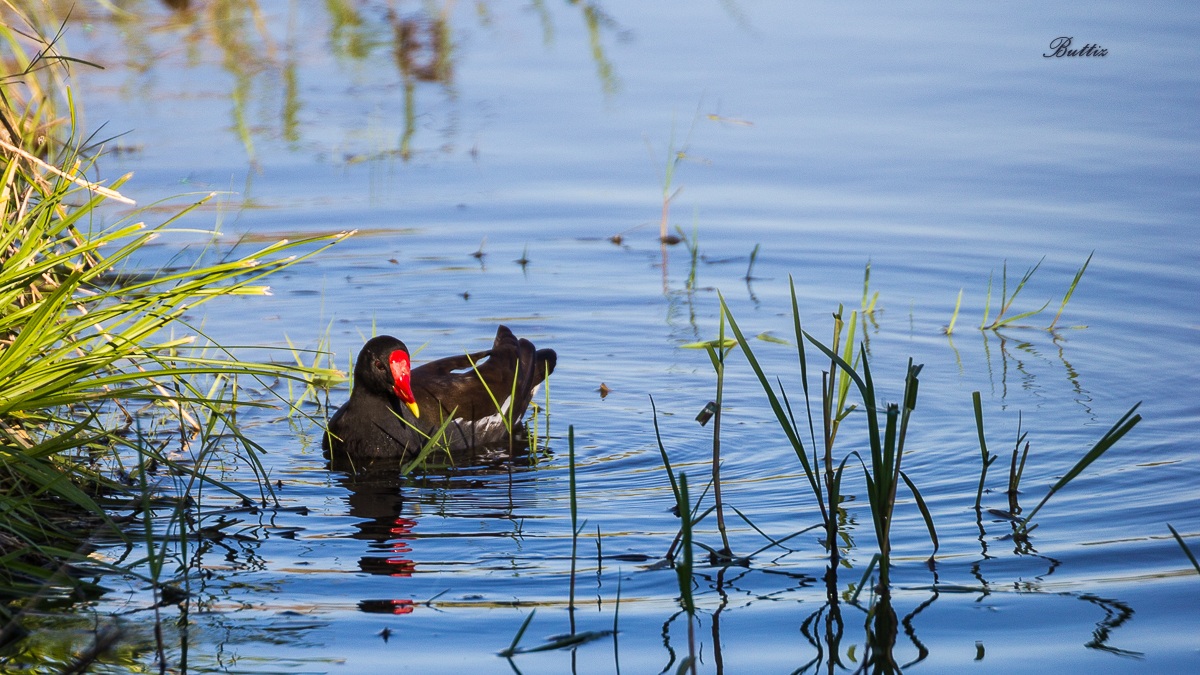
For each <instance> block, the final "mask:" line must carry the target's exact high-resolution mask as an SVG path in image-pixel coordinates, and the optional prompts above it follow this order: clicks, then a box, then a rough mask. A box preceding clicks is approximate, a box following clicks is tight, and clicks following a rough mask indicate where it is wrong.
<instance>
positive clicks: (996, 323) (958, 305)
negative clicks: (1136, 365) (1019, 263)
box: [943, 251, 1095, 335]
mask: <svg viewBox="0 0 1200 675" xmlns="http://www.w3.org/2000/svg"><path fill="white" fill-rule="evenodd" d="M1094 255H1095V252H1094V251H1093V252H1092V253H1089V254H1088V257H1087V259H1086V260H1084V262H1083V265H1082V266H1081V267H1080V268H1079V270H1078V271H1076V272H1075V277H1074V278H1073V279H1072V280H1071V284H1070V285H1069V286H1068V287H1067V291H1066V293H1064V294H1063V298H1062V301H1061V302H1060V303H1059V307H1058V312H1057V313H1055V315H1054V318H1053V319H1052V320H1051V321H1050V323H1049V324H1048V325H1047V326H1045V330H1047V331H1050V332H1052V333H1053V332H1055V331H1057V330H1058V329H1059V325H1058V322H1059V321H1060V320H1061V319H1062V315H1063V312H1065V311H1066V309H1067V303H1069V302H1070V301H1071V297H1072V296H1074V295H1075V290H1076V289H1077V288H1078V287H1079V282H1080V281H1082V280H1083V274H1084V272H1086V271H1087V268H1088V265H1090V264H1091V262H1092V256H1094ZM1044 261H1045V258H1044V257H1043V258H1042V259H1041V260H1039V261H1038V262H1037V264H1035V265H1034V266H1032V267H1030V268H1029V269H1027V270H1025V274H1024V275H1022V276H1021V280H1020V281H1018V282H1017V285H1016V287H1014V288H1013V291H1012V294H1011V295H1010V294H1009V292H1008V261H1005V262H1004V266H1003V267H1002V270H1001V275H1000V310H999V312H998V313H997V314H996V316H995V317H992V316H991V309H992V286H993V282H994V277H988V285H987V295H986V298H985V300H984V305H983V319H982V320H981V321H980V322H979V330H981V331H982V330H990V331H997V330H1000V329H1002V328H1018V327H1019V328H1029V327H1030V326H1022V325H1019V324H1017V323H1016V322H1018V321H1021V320H1023V319H1028V318H1031V317H1034V316H1037V315H1038V314H1041V313H1042V312H1043V311H1044V310H1045V309H1046V308H1047V307H1049V306H1050V302H1051V301H1049V300H1047V301H1046V302H1045V303H1044V304H1042V306H1041V307H1039V308H1037V309H1032V310H1027V311H1024V312H1019V313H1016V314H1009V310H1011V309H1012V307H1013V303H1014V302H1016V300H1017V296H1019V295H1020V294H1021V291H1022V290H1023V289H1024V288H1025V285H1026V284H1028V283H1029V281H1030V279H1032V278H1033V275H1034V273H1035V272H1037V270H1038V269H1039V268H1040V267H1041V266H1042V263H1043V262H1044ZM962 297H963V291H962V289H959V291H958V299H957V300H955V302H954V312H953V313H952V314H951V315H950V323H949V324H948V325H947V326H946V328H945V329H944V330H943V332H944V333H945V334H946V335H952V334H953V333H954V327H955V325H956V324H957V323H958V315H959V311H960V310H961V309H962ZM1071 328H1086V326H1071Z"/></svg>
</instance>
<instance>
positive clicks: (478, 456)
mask: <svg viewBox="0 0 1200 675" xmlns="http://www.w3.org/2000/svg"><path fill="white" fill-rule="evenodd" d="M452 459H453V462H452V463H453V465H454V466H457V467H468V468H446V467H438V468H437V469H436V470H437V471H438V472H439V473H436V474H435V473H427V474H425V475H422V476H414V477H409V478H405V477H402V476H399V475H398V472H397V470H396V468H395V467H392V468H391V469H390V470H388V469H387V468H384V467H380V466H379V465H378V464H376V465H374V466H372V468H371V470H369V471H360V472H358V473H350V472H342V471H337V469H336V468H334V469H333V470H334V474H335V475H336V476H337V481H338V483H339V485H341V487H343V488H345V489H346V495H345V497H344V499H345V500H346V506H347V509H348V512H349V515H350V516H351V517H352V518H354V519H355V520H356V521H357V522H356V523H355V526H354V527H355V531H354V533H353V534H352V535H351V536H352V537H353V538H354V539H359V540H363V541H366V542H368V546H367V548H366V554H365V555H363V556H362V557H360V558H359V561H358V567H359V569H360V570H361V571H363V572H367V573H369V574H373V575H380V576H388V577H393V578H397V579H403V578H410V577H412V576H413V575H414V574H415V573H417V571H418V568H417V560H419V557H418V556H416V555H415V554H414V553H415V549H419V547H420V546H419V544H418V543H417V542H418V541H419V540H420V539H421V538H422V535H421V534H420V532H419V531H418V529H417V528H418V526H419V525H420V521H421V515H420V514H421V513H422V512H425V513H435V514H436V515H437V516H439V517H450V518H456V519H471V520H475V519H478V518H488V519H500V520H515V517H514V515H513V513H514V510H515V509H516V508H517V505H518V503H521V502H526V501H527V500H528V498H531V497H532V496H533V495H534V494H536V493H534V492H533V491H532V490H530V491H529V493H528V494H527V495H526V499H515V498H514V491H520V490H521V486H527V487H531V486H532V480H531V478H532V474H528V477H526V478H520V479H517V477H520V476H521V475H522V474H523V473H524V472H522V471H521V468H523V467H526V466H528V465H529V461H528V460H529V457H528V448H522V449H521V450H519V451H518V452H516V453H513V454H509V453H508V452H504V453H497V452H486V451H464V452H462V453H455V454H454V457H453V458H452ZM497 502H500V504H497ZM406 507H407V508H406ZM472 529H473V530H474V528H472ZM428 603H429V601H428V600H423V601H417V600H413V599H412V598H376V599H365V600H362V601H360V602H359V603H358V608H359V610H361V611H363V612H370V613H382V614H411V613H412V612H413V611H414V610H415V609H416V608H417V607H418V606H419V605H423V604H428Z"/></svg>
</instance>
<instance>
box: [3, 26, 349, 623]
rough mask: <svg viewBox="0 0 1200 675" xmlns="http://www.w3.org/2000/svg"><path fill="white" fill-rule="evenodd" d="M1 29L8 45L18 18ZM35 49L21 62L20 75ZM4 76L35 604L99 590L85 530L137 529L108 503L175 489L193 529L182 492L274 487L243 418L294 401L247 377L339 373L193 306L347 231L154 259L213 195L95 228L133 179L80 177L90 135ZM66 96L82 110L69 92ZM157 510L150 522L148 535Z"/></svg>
mask: <svg viewBox="0 0 1200 675" xmlns="http://www.w3.org/2000/svg"><path fill="white" fill-rule="evenodd" d="M4 37H5V38H6V39H8V40H9V41H10V46H11V40H12V33H11V31H10V30H9V29H7V28H6V29H5V31H4ZM44 62H45V61H43V63H44ZM36 63H37V61H36V60H29V61H27V62H26V65H25V66H24V67H25V69H26V74H28V73H30V72H33V69H34V68H35V67H36V66H35V64H36ZM10 84H11V81H9V80H3V81H0V88H3V93H4V96H3V101H4V103H5V104H7V105H0V115H2V116H3V117H4V119H5V121H6V124H7V128H9V129H14V130H15V129H21V130H24V131H26V132H27V133H26V134H25V136H23V137H21V138H12V139H10V140H11V141H12V142H11V143H6V144H4V147H3V149H2V150H0V157H2V158H3V160H4V164H3V170H2V171H0V258H2V259H3V262H4V264H3V265H2V266H0V602H2V601H10V600H14V599H19V598H27V599H29V601H28V602H27V603H26V604H25V608H26V609H29V608H32V607H35V606H36V605H37V603H38V602H39V601H40V599H44V598H47V597H51V596H64V595H66V596H70V597H77V598H81V597H86V596H88V595H92V594H95V593H97V592H99V590H100V589H99V587H98V586H97V585H96V584H95V583H94V582H91V581H87V580H84V579H79V578H77V577H75V576H73V575H71V574H69V573H68V572H69V569H70V564H71V563H73V562H75V561H79V560H81V559H82V558H83V557H84V556H85V555H86V554H87V548H86V546H83V545H82V544H81V543H80V542H81V541H83V540H84V538H85V537H86V536H88V535H92V534H94V533H95V532H96V531H106V532H109V533H112V534H115V535H117V536H126V537H127V536H128V535H127V533H126V528H127V526H126V525H122V524H118V523H116V522H115V521H114V520H113V518H112V517H110V515H109V513H110V509H112V508H117V507H130V506H132V505H140V508H141V512H142V513H143V514H146V517H147V518H149V513H150V512H151V510H152V509H158V508H160V506H161V504H165V505H166V507H167V508H168V509H169V510H171V512H172V515H171V516H170V518H168V525H167V527H168V528H175V529H176V530H177V531H178V535H177V538H178V539H180V540H183V541H185V540H186V537H187V536H188V535H187V532H186V528H185V525H184V520H185V518H184V517H183V510H182V509H183V507H182V506H181V505H182V504H183V503H185V502H186V501H187V500H188V499H192V500H193V501H195V502H197V503H198V502H200V500H201V499H206V498H207V497H206V495H208V494H211V493H212V492H213V491H216V492H220V493H225V494H228V495H231V496H233V497H234V498H235V499H240V500H242V501H246V502H252V501H253V502H259V503H263V502H269V501H270V500H271V499H272V494H271V488H270V484H269V482H268V481H267V480H266V476H265V472H264V471H263V468H262V465H261V464H260V463H259V461H258V456H259V453H260V452H261V448H260V447H259V446H258V445H257V443H255V442H254V440H253V439H252V438H250V437H249V436H247V435H245V434H244V433H242V431H241V430H240V427H239V425H238V422H237V415H238V411H239V410H241V409H244V408H246V407H284V408H286V407H288V406H289V402H288V401H287V400H286V399H284V398H282V397H279V398H277V399H273V400H271V399H268V400H264V399H262V398H261V397H255V398H251V397H249V396H247V394H246V393H245V391H244V390H243V386H242V385H243V384H249V383H251V382H253V383H254V384H255V386H256V388H258V389H262V390H264V391H268V392H272V391H273V389H272V388H271V387H269V386H265V385H266V384H267V383H273V382H275V381H278V380H287V381H292V382H295V383H297V384H299V385H302V386H305V387H308V386H309V385H311V384H312V383H313V382H314V381H317V380H319V379H321V378H328V377H330V376H331V374H332V371H331V370H329V369H326V368H321V367H305V366H303V365H299V364H298V365H292V364H287V363H284V364H275V363H270V362H266V361H259V360H245V359H240V358H238V356H237V355H236V354H234V353H232V352H231V351H230V350H226V349H223V348H221V347H220V346H218V345H217V344H216V343H215V342H214V341H213V340H212V339H211V338H210V336H208V335H206V334H205V333H204V332H203V331H202V330H200V329H199V328H198V327H196V326H195V325H192V324H191V322H190V321H189V320H188V319H187V316H190V315H193V314H196V313H197V312H198V310H200V308H201V306H202V305H204V304H205V303H207V302H210V301H212V300H215V299H218V298H227V297H231V296H261V295H266V294H268V293H269V288H268V287H267V286H266V285H264V283H263V282H264V281H265V280H266V278H267V277H269V276H270V275H272V274H275V273H277V272H279V271H281V270H284V269H287V268H288V267H290V266H292V265H295V264H296V263H298V262H300V261H303V260H305V259H307V258H309V257H311V256H313V255H316V254H317V253H319V252H320V251H322V250H324V249H325V248H327V247H328V246H331V245H333V244H335V243H336V242H338V241H341V240H342V239H344V238H345V237H346V236H348V234H349V233H339V234H334V235H321V236H314V237H308V238H303V239H300V240H297V241H291V242H289V241H280V242H276V243H271V244H268V245H265V246H261V247H259V248H257V249H249V248H246V247H234V248H226V249H224V250H219V251H206V252H204V253H202V254H201V255H200V256H198V257H197V259H196V261H195V262H193V263H191V264H184V265H183V266H174V267H170V268H161V269H153V268H146V267H144V266H143V265H142V263H141V262H140V254H141V252H142V251H143V250H144V248H145V247H146V245H147V244H148V243H149V242H150V241H152V240H153V239H155V238H156V237H159V236H161V235H164V234H168V233H170V232H172V231H174V230H177V229H180V227H179V226H180V224H181V223H182V222H183V220H184V219H187V218H194V212H195V211H196V209H198V208H199V207H201V206H203V205H204V204H206V203H207V202H209V201H210V200H211V199H213V198H214V196H215V195H213V194H208V195H204V196H201V197H199V198H198V199H195V200H194V201H193V202H192V203H191V204H189V205H186V206H183V207H182V208H179V209H178V211H177V213H175V214H174V215H173V216H172V217H170V218H169V219H167V220H166V221H165V222H162V223H160V224H158V225H147V224H146V223H144V222H141V221H140V220H138V219H139V218H140V217H142V216H144V215H146V213H148V211H145V212H144V211H133V212H129V213H128V214H126V215H124V217H122V218H120V219H118V220H116V222H114V223H113V224H112V225H109V226H105V227H102V228H101V227H97V226H95V225H94V223H97V222H106V221H111V220H112V211H111V210H109V207H108V205H109V203H111V202H113V201H118V202H121V203H124V204H128V203H131V200H129V199H128V198H126V197H124V196H122V195H121V194H120V193H119V192H118V190H119V189H121V188H122V187H123V186H124V185H125V183H126V180H127V178H128V177H122V178H120V179H118V180H116V181H113V183H112V184H111V185H108V186H106V187H101V186H99V185H97V184H96V183H95V182H93V181H90V180H87V179H85V178H84V172H85V171H86V170H89V169H91V168H92V167H91V164H90V162H89V161H88V158H87V157H85V156H82V155H81V154H80V153H79V151H78V150H77V148H79V147H80V146H82V145H84V144H85V143H84V141H83V140H82V139H80V138H77V137H75V136H68V137H66V138H58V137H56V136H53V135H51V136H50V137H49V138H50V140H46V138H47V137H46V136H44V135H43V133H44V132H45V129H46V128H47V127H50V126H53V125H52V124H51V123H50V121H49V120H47V119H45V118H44V117H40V116H42V115H45V114H46V113H45V111H46V110H47V109H48V108H47V106H46V105H45V102H44V101H37V102H36V105H34V106H31V108H30V109H29V110H26V111H23V112H22V111H17V110H15V109H14V108H12V107H11V106H12V105H13V103H14V102H15V101H17V100H19V99H18V97H16V96H15V95H11V93H12V92H11V90H10V89H9V85H10ZM66 106H67V108H66V110H67V114H68V116H69V119H70V120H73V117H74V108H73V107H72V103H71V100H70V97H69V95H68V96H67V97H66ZM18 120H19V122H18ZM31 120H33V121H36V123H30V121H31ZM61 126H63V127H64V128H66V129H73V128H74V127H73V126H71V125H70V124H69V123H68V124H66V125H61ZM159 206H161V205H157V204H156V205H151V208H152V209H157V208H158V207H159ZM172 264H173V265H178V261H173V263H172ZM179 456H181V457H183V458H184V459H176V457H179ZM236 457H240V458H242V459H243V460H244V461H246V463H247V464H248V465H249V466H250V468H251V470H252V471H253V472H254V473H255V475H257V477H258V478H259V487H258V490H257V491H256V492H255V493H253V494H246V493H243V492H241V491H239V490H237V489H235V488H233V487H232V486H230V485H227V484H225V483H223V482H222V481H221V480H220V478H219V477H218V476H219V474H218V472H216V471H209V470H208V469H209V467H212V466H214V465H218V464H219V463H220V462H222V461H225V459H227V458H236ZM218 458H220V459H218ZM158 471H166V472H168V474H169V475H171V476H172V477H173V480H174V481H175V487H176V488H178V492H179V494H178V495H176V501H174V502H172V501H169V500H168V501H166V502H162V501H161V499H160V498H159V497H158V496H157V495H155V496H152V492H154V491H155V489H156V488H153V487H152V485H153V484H154V482H155V481H153V480H151V479H149V478H148V474H151V473H155V472H158ZM160 503H161V504H160ZM151 504H153V505H154V506H153V507H152V506H151ZM172 505H173V506H172ZM151 524H152V523H151V521H150V520H146V521H145V522H143V523H142V527H143V528H145V529H146V531H147V535H146V536H147V537H149V536H150V535H149V529H150V525H151ZM154 524H157V523H154ZM145 543H147V548H146V557H145V558H144V559H142V560H134V561H129V562H127V563H124V571H128V572H131V573H134V574H135V575H136V576H143V577H144V578H145V579H146V580H148V581H149V582H151V583H152V585H153V588H154V589H155V591H156V592H159V591H160V590H162V589H165V588H166V587H167V585H168V583H169V580H168V579H166V578H165V568H164V563H165V560H166V549H165V548H163V547H162V546H159V547H157V548H156V547H155V546H154V545H153V544H152V542H150V540H149V539H147V540H146V542H145ZM139 570H141V571H139ZM163 592H166V591H163ZM9 618H10V619H11V620H10V621H8V622H6V626H5V628H4V634H5V635H6V636H11V635H14V634H16V633H19V625H18V623H19V621H20V615H19V614H17V615H12V616H11V617H9Z"/></svg>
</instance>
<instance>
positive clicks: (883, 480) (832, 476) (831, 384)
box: [720, 282, 938, 595]
mask: <svg viewBox="0 0 1200 675" xmlns="http://www.w3.org/2000/svg"><path fill="white" fill-rule="evenodd" d="M791 297H792V313H793V326H794V330H795V339H796V343H797V345H798V356H799V359H800V371H801V380H802V387H803V389H804V392H805V403H806V409H807V410H808V411H809V428H810V436H812V435H813V426H814V425H813V421H812V413H811V409H812V406H811V405H809V404H808V391H809V390H808V385H807V366H806V355H805V352H804V348H803V344H804V342H806V341H807V342H808V343H810V344H811V345H812V346H814V347H816V348H817V350H818V351H820V352H821V353H822V354H824V355H825V356H826V357H827V358H828V359H829V360H830V370H829V371H826V373H825V376H824V378H823V380H822V393H821V400H822V410H821V421H822V429H823V431H824V448H825V453H824V469H825V471H824V475H823V476H822V474H821V473H820V472H818V471H817V470H816V467H817V466H818V464H819V463H818V460H817V458H816V457H815V456H814V457H813V459H811V460H810V459H809V456H808V453H807V451H806V449H805V447H804V443H803V441H802V440H801V437H800V436H801V435H800V432H799V429H798V428H797V426H796V423H795V416H794V414H793V412H792V409H791V406H790V404H789V403H787V396H786V392H785V391H784V388H783V384H782V382H780V384H779V394H776V391H775V388H774V386H772V384H771V383H770V381H769V380H768V379H767V377H766V374H765V373H764V371H763V369H762V367H761V365H760V364H759V362H758V359H757V358H756V357H755V356H754V352H753V350H752V348H751V347H750V343H749V341H748V340H747V339H746V336H745V334H744V333H743V332H742V330H741V328H740V327H739V326H738V324H737V321H736V320H735V319H734V317H733V315H732V313H731V312H730V311H729V307H728V306H727V305H726V304H725V300H724V298H723V297H722V298H720V301H721V312H722V314H723V315H724V316H725V317H726V318H727V319H728V321H729V326H730V329H731V330H732V331H733V334H734V335H735V337H736V338H737V342H738V344H739V345H740V346H741V347H742V351H743V353H744V354H745V355H746V359H747V361H748V362H749V363H750V365H751V368H752V369H753V370H754V372H755V374H756V375H757V376H758V379H759V383H760V384H761V385H762V387H763V391H764V393H766V395H767V400H768V402H769V404H770V406H771V408H772V410H773V412H774V413H775V418H776V421H777V422H778V424H779V426H780V428H781V429H782V430H783V431H784V434H785V436H786V437H787V438H788V440H789V442H790V443H791V445H792V448H793V450H794V452H795V454H796V456H797V458H799V460H800V463H801V466H802V467H803V468H804V473H805V475H806V477H807V479H808V482H809V485H810V487H811V489H812V491H813V494H814V496H815V497H816V499H817V503H818V504H819V505H820V508H821V517H822V522H823V523H824V524H825V526H826V532H827V537H828V540H827V542H826V545H827V547H828V549H829V553H830V564H831V568H832V566H833V565H834V564H836V561H837V558H838V552H837V544H836V536H837V534H838V530H837V519H836V516H835V514H836V513H837V510H838V509H839V508H840V503H841V498H842V496H841V495H842V493H841V489H842V487H841V486H842V479H843V475H844V471H845V468H846V464H847V463H848V462H849V461H850V459H852V458H855V459H858V461H859V464H860V465H861V466H862V468H863V473H864V477H865V481H866V489H867V496H868V500H869V503H870V507H871V517H872V523H873V525H874V529H875V535H876V542H877V545H878V552H877V553H876V554H875V556H874V557H873V558H872V561H871V563H870V564H869V565H868V567H867V571H868V573H869V572H870V571H871V569H872V568H873V567H874V566H875V565H876V564H878V568H879V572H880V584H879V586H880V588H881V593H883V594H885V595H886V594H887V593H888V592H889V590H888V589H889V568H890V560H891V524H892V517H893V512H894V509H895V503H896V493H897V489H898V486H899V484H900V482H903V483H904V484H905V486H906V487H907V488H908V490H909V492H910V493H911V494H912V495H913V498H914V501H915V502H916V504H917V507H918V509H919V510H920V512H921V515H922V517H923V518H924V520H925V524H926V528H927V530H928V532H929V537H930V540H931V542H932V544H933V552H934V554H936V552H937V549H938V539H937V530H936V528H935V527H934V523H933V518H932V515H931V513H930V511H929V509H928V507H927V505H926V504H925V501H924V498H923V497H922V496H921V493H920V491H919V490H918V489H917V486H916V485H915V484H914V482H913V481H912V480H911V479H910V478H909V476H908V475H907V474H906V473H905V472H904V471H903V469H902V461H903V457H904V442H905V438H906V436H907V431H908V424H909V418H910V416H911V414H912V412H913V411H914V410H915V409H916V402H917V389H918V384H919V379H918V375H919V374H920V372H921V366H920V365H914V364H913V363H912V360H911V359H910V360H909V363H908V368H907V370H906V376H905V384H904V394H903V397H902V400H901V403H899V404H890V405H888V406H887V407H886V409H885V411H884V413H883V417H882V424H881V415H880V410H879V407H878V404H877V403H876V395H875V385H874V380H873V378H872V375H871V370H870V365H869V362H868V358H867V352H866V348H865V346H860V348H859V354H858V362H859V363H861V368H862V372H861V373H859V372H858V368H857V367H856V366H855V365H854V364H852V363H851V362H850V355H851V345H852V343H853V326H854V324H855V322H854V321H853V319H852V321H851V324H850V331H849V334H848V336H847V339H846V346H845V348H844V350H843V353H842V355H838V353H837V347H838V342H839V340H840V332H841V321H840V312H839V314H838V315H834V317H835V320H834V340H833V347H832V348H831V347H829V346H826V345H824V344H823V343H821V342H820V341H819V340H817V339H815V338H813V337H812V336H811V335H810V334H808V333H807V332H806V331H804V329H803V328H802V326H801V323H800V316H799V310H798V302H797V298H796V289H795V284H794V282H792V284H791ZM852 317H853V314H852ZM830 374H836V376H835V377H830ZM850 383H853V384H854V385H855V386H856V387H857V389H858V392H859V394H860V398H861V401H862V404H863V406H864V409H865V413H866V422H867V429H866V431H867V441H868V445H869V448H870V457H869V464H868V462H867V460H866V459H864V458H863V457H862V456H861V454H860V453H859V452H858V451H857V450H856V451H852V452H850V453H849V454H847V455H846V456H844V457H843V458H842V460H841V461H840V462H837V463H836V468H835V460H834V457H833V445H834V441H835V438H836V435H837V431H838V428H839V425H840V424H841V422H842V421H843V420H844V419H845V418H846V416H847V415H848V414H849V412H850V410H852V409H853V407H850V408H847V407H846V401H847V398H846V396H847V391H848V389H849V385H850ZM781 399H782V402H781ZM815 444H816V443H815V439H814V446H815ZM814 452H815V447H814ZM931 559H932V557H931ZM860 589H861V585H860Z"/></svg>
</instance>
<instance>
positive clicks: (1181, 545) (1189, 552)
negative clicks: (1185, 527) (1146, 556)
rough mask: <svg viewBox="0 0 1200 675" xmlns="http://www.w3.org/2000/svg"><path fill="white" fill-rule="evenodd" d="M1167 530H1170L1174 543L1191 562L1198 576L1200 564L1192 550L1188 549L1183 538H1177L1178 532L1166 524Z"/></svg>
mask: <svg viewBox="0 0 1200 675" xmlns="http://www.w3.org/2000/svg"><path fill="white" fill-rule="evenodd" d="M1167 529H1169V530H1171V536H1172V537H1175V543H1177V544H1179V548H1181V549H1183V554H1184V555H1186V556H1187V559H1188V560H1190V561H1191V563H1192V567H1195V568H1196V572H1197V573H1198V574H1200V562H1198V561H1197V560H1196V554H1194V553H1192V550H1191V549H1190V548H1188V545H1187V544H1185V543H1184V541H1183V537H1181V536H1179V532H1178V531H1177V530H1176V529H1175V527H1174V526H1173V525H1171V524H1170V523H1167Z"/></svg>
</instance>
